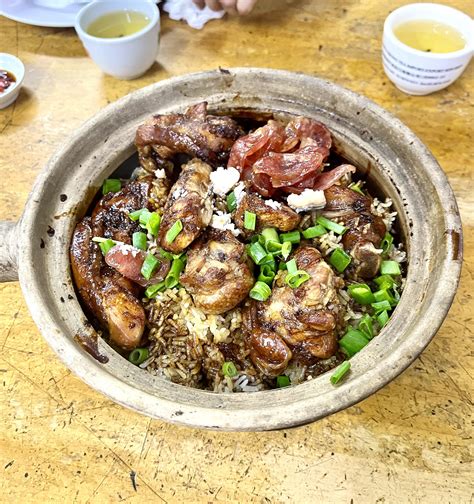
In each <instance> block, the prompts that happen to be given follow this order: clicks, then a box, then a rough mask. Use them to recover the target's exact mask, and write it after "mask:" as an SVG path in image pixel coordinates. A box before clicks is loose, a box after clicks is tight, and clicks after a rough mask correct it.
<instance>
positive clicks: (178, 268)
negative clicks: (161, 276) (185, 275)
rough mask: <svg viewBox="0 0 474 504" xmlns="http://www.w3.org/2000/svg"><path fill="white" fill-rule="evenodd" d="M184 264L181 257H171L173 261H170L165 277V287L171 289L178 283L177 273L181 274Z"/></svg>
mask: <svg viewBox="0 0 474 504" xmlns="http://www.w3.org/2000/svg"><path fill="white" fill-rule="evenodd" d="M184 266H185V262H184V261H183V259H182V258H181V257H177V258H176V259H173V262H172V263H171V268H170V270H169V272H168V274H167V275H166V278H165V285H166V288H167V289H172V288H173V287H176V286H177V285H178V283H179V275H181V272H182V271H183V269H184Z"/></svg>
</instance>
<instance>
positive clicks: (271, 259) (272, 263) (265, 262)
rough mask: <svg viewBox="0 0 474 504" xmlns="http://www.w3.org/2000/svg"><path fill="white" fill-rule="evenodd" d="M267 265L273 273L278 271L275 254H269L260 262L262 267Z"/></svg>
mask: <svg viewBox="0 0 474 504" xmlns="http://www.w3.org/2000/svg"><path fill="white" fill-rule="evenodd" d="M264 265H267V266H269V267H270V268H271V269H272V270H273V271H275V270H276V262H275V257H274V256H273V254H267V255H266V256H265V257H264V258H263V259H262V260H261V261H260V266H264Z"/></svg>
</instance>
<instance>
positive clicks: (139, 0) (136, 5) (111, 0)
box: [74, 0, 160, 44]
mask: <svg viewBox="0 0 474 504" xmlns="http://www.w3.org/2000/svg"><path fill="white" fill-rule="evenodd" d="M103 3H108V4H112V5H113V4H115V3H116V1H115V0H107V2H91V3H88V4H86V5H85V6H84V7H83V8H82V9H81V10H80V11H79V12H78V13H77V16H76V20H75V22H74V28H75V30H76V32H77V34H78V35H79V38H81V39H87V40H90V41H93V42H98V41H100V42H102V43H105V44H120V43H123V42H130V41H131V40H135V39H137V38H139V37H141V36H142V35H144V34H145V33H148V32H149V31H151V30H153V28H154V27H155V26H156V25H157V23H158V22H159V21H160V10H159V9H158V7H157V6H156V4H155V2H153V0H134V2H133V5H132V4H131V5H130V10H134V11H140V4H142V5H143V4H148V5H152V6H154V7H155V9H154V13H153V17H152V19H150V22H149V23H148V24H147V25H146V26H145V27H144V28H142V29H141V30H139V31H137V32H136V33H133V34H132V35H127V36H125V37H115V38H104V37H94V36H93V35H90V34H89V33H87V31H86V30H85V29H84V28H82V26H81V23H82V18H83V16H84V14H86V13H87V12H88V11H89V10H90V9H93V8H95V7H97V5H99V4H103Z"/></svg>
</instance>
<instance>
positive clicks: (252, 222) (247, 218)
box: [244, 210, 257, 231]
mask: <svg viewBox="0 0 474 504" xmlns="http://www.w3.org/2000/svg"><path fill="white" fill-rule="evenodd" d="M256 225H257V215H256V214H254V213H253V212H247V210H245V213H244V228H245V229H250V231H255V226H256Z"/></svg>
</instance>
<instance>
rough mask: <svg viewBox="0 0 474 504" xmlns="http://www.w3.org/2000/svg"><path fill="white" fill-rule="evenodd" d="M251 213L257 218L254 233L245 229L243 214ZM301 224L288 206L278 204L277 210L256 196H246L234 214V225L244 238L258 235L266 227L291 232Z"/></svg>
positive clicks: (299, 219) (297, 216) (299, 218)
mask: <svg viewBox="0 0 474 504" xmlns="http://www.w3.org/2000/svg"><path fill="white" fill-rule="evenodd" d="M246 211H247V212H252V213H254V214H255V215H256V216H257V225H256V228H255V231H250V230H248V229H245V226H244V218H245V212H246ZM300 222H301V217H300V216H299V215H298V214H297V213H296V212H295V211H294V210H292V209H291V208H290V207H289V206H286V205H284V204H283V203H278V204H277V208H274V207H273V206H270V205H267V204H266V203H265V200H263V199H262V198H260V196H257V195H256V194H246V195H245V196H244V197H243V198H242V200H241V202H240V203H239V206H238V207H237V210H236V211H235V214H234V223H235V225H236V226H237V227H238V228H239V229H240V230H241V231H242V233H243V234H244V236H246V237H248V236H250V235H252V234H255V233H259V232H260V231H262V229H264V228H266V227H274V228H276V229H278V230H279V231H292V230H293V229H296V228H297V227H298V225H299V223H300Z"/></svg>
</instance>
